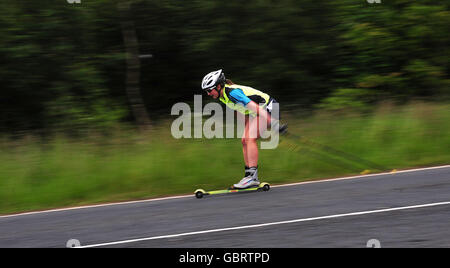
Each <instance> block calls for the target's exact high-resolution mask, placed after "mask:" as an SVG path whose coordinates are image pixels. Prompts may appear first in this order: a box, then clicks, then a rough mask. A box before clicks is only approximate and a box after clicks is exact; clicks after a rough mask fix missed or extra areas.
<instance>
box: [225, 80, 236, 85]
mask: <svg viewBox="0 0 450 268" xmlns="http://www.w3.org/2000/svg"><path fill="white" fill-rule="evenodd" d="M225 81H226V83H227V85H234V83H233V81H231V80H230V79H225Z"/></svg>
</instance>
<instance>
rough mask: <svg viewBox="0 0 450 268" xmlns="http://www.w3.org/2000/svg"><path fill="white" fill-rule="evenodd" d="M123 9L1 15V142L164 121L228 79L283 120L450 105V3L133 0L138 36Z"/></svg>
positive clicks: (102, 0) (50, 0)
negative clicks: (218, 75) (291, 115)
mask: <svg viewBox="0 0 450 268" xmlns="http://www.w3.org/2000/svg"><path fill="white" fill-rule="evenodd" d="M118 3H119V0H96V1H93V0H83V1H82V3H81V4H78V5H72V4H68V3H67V2H66V1H54V0H43V1H32V2H28V1H27V2H25V1H2V2H1V3H0V40H1V42H0V63H1V66H0V109H1V113H0V131H2V132H17V131H28V130H43V129H44V130H48V131H51V130H56V129H61V128H62V129H67V130H68V131H69V132H70V131H74V130H80V129H83V128H89V127H95V128H98V127H100V128H104V129H108V126H111V125H113V124H115V123H116V122H119V121H124V120H125V121H133V122H136V123H138V124H142V122H143V120H145V119H142V118H148V116H146V115H144V114H145V113H147V114H148V115H149V116H151V117H152V119H153V118H154V119H155V120H156V118H157V117H158V116H160V115H161V116H168V115H169V114H170V107H171V106H172V105H173V104H174V103H176V102H179V101H187V102H189V101H192V100H193V96H192V95H193V94H195V93H197V94H201V93H202V92H201V91H200V86H199V84H200V81H201V79H202V77H203V75H205V74H206V73H208V72H210V71H211V70H216V69H219V68H223V69H225V72H226V74H227V75H228V77H229V78H231V79H232V80H234V82H236V83H241V84H246V85H249V86H253V87H255V88H258V89H261V90H264V91H266V92H268V93H269V94H271V95H273V96H274V97H275V98H277V99H278V100H279V101H280V102H281V104H282V107H283V108H284V109H285V108H286V107H290V108H292V109H294V108H301V109H312V108H315V107H325V106H327V105H328V106H329V107H335V106H336V105H335V104H336V103H341V104H340V106H346V105H348V106H352V105H351V102H352V101H355V102H357V103H356V104H355V105H356V106H358V105H359V104H362V103H364V104H365V105H372V104H374V103H376V102H377V101H379V100H384V99H394V100H398V101H399V102H406V101H408V100H410V99H414V98H422V99H428V100H444V99H449V98H450V89H449V85H450V82H449V81H450V79H449V68H450V60H449V55H450V51H449V43H450V33H449V27H448V25H449V24H450V12H449V3H447V2H442V1H438V0H423V1H420V2H417V1H409V0H392V1H382V3H381V4H369V3H367V1H354V0H340V1H325V0H301V1H294V0H280V1H273V0H250V1H247V2H245V3H243V2H242V1H239V2H238V1H219V0H211V1H200V0H192V1H173V0H169V1H153V0H152V1H150V0H133V1H132V2H130V3H131V5H130V6H129V14H130V16H132V21H133V23H134V25H135V31H134V30H130V29H131V28H128V27H127V26H126V27H123V26H124V25H130V24H129V22H130V21H131V18H130V16H125V13H128V11H127V12H125V13H123V14H122V15H121V14H120V12H119V10H118V6H117V5H118ZM124 19H125V20H124ZM124 29H125V30H124ZM126 29H128V30H126ZM133 32H135V33H136V36H135V38H134V37H133V36H132V35H129V33H133ZM123 33H125V36H128V37H127V38H125V39H124V38H123V37H124V36H123ZM136 39H137V40H139V50H138V49H137V48H138V47H137V44H136V43H135V42H134V41H133V40H136ZM133 42H134V44H133ZM139 53H140V54H152V55H153V58H152V59H151V60H148V61H142V62H140V61H139V59H138V58H137V56H136V55H138V54H139ZM132 55H133V56H132ZM127 66H128V67H131V70H132V72H131V73H130V72H129V73H128V75H127ZM139 67H140V69H141V72H139V71H138V69H139ZM128 70H130V69H128ZM139 74H141V75H139ZM127 79H128V80H127ZM348 89H351V90H348ZM139 95H140V97H139ZM140 99H142V100H140ZM139 103H141V104H139ZM358 103H359V104H358ZM324 105H325V106H324ZM143 106H145V108H146V109H143ZM137 107H141V108H137ZM145 110H146V111H145Z"/></svg>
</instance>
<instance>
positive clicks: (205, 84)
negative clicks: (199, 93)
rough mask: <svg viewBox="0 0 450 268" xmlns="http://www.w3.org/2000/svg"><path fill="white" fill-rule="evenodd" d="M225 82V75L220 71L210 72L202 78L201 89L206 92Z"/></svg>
mask: <svg viewBox="0 0 450 268" xmlns="http://www.w3.org/2000/svg"><path fill="white" fill-rule="evenodd" d="M224 82H225V74H224V73H223V72H222V69H220V70H218V71H214V72H210V73H209V74H207V75H205V77H203V81H202V89H203V90H207V89H211V88H214V87H215V86H217V85H218V84H221V83H224Z"/></svg>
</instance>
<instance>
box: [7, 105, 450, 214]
mask: <svg viewBox="0 0 450 268" xmlns="http://www.w3.org/2000/svg"><path fill="white" fill-rule="evenodd" d="M283 118H285V121H287V122H288V123H289V126H290V128H289V131H290V132H291V133H294V134H296V135H301V136H303V137H307V138H309V139H311V140H314V141H316V142H318V143H321V144H326V145H328V146H331V147H333V148H335V149H338V150H342V151H346V152H349V153H352V154H355V155H357V156H359V157H361V158H364V159H368V160H370V161H373V162H375V163H377V164H380V165H382V166H386V167H387V168H389V169H394V168H395V169H402V168H410V167H418V166H431V165H441V164H449V163H450V151H449V148H450V135H449V134H450V124H449V122H450V105H446V104H425V103H415V104H410V105H407V106H401V107H395V106H392V105H388V104H385V105H382V106H380V107H379V108H378V109H377V110H376V111H375V112H374V113H372V114H370V115H359V114H351V113H341V114H336V113H326V112H320V113H317V114H316V115H314V116H311V117H308V118H299V117H298V116H296V115H294V114H291V115H285V114H284V115H283ZM170 124H171V122H164V123H160V125H158V126H157V127H155V128H154V129H153V130H152V131H151V132H147V133H145V134H136V133H133V132H132V131H130V130H128V131H126V130H121V131H119V130H115V131H113V133H111V135H110V137H107V138H106V137H102V136H95V135H91V136H89V137H86V138H85V139H82V140H80V139H79V140H73V139H68V138H64V137H56V138H54V139H53V140H51V141H50V142H46V143H41V142H39V141H37V140H36V139H34V138H32V137H28V138H24V139H22V140H20V141H11V140H8V139H6V138H3V139H1V140H0V214H8V213H15V212H22V211H31V210H39V209H48V208H56V207H66V206H75V205H85V204H95V203H103V202H114V201H123V200H134V199H144V198H152V197H161V196H168V195H175V194H187V193H188V194H189V193H193V191H194V190H195V189H197V188H204V189H207V190H214V189H221V188H226V187H228V186H229V185H230V184H232V183H235V182H237V181H238V180H239V179H241V177H242V176H243V160H242V159H243V157H242V146H241V143H240V140H239V139H211V140H208V139H180V140H176V139H174V138H172V136H171V134H170ZM305 149H308V147H304V146H298V145H297V144H296V143H295V142H294V141H292V140H290V139H289V140H288V139H286V138H284V139H283V138H282V140H281V143H280V145H279V147H278V148H277V149H276V150H260V161H259V166H260V168H259V175H260V177H261V179H262V180H263V181H268V182H270V183H272V184H279V183H287V182H298V181H304V180H313V179H320V178H328V177H335V176H344V175H350V174H358V173H359V172H361V171H363V170H365V169H371V168H368V167H367V166H364V165H361V164H358V163H350V162H342V161H340V160H337V159H334V158H333V156H331V155H327V154H320V157H318V155H317V153H320V150H319V151H318V150H315V149H313V150H312V151H307V150H305ZM372 171H376V170H373V169H372Z"/></svg>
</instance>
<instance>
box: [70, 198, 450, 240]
mask: <svg viewBox="0 0 450 268" xmlns="http://www.w3.org/2000/svg"><path fill="white" fill-rule="evenodd" d="M444 205H450V201H448V202H439V203H430V204H423V205H414V206H407V207H396V208H387V209H378V210H371V211H361V212H353V213H345V214H336V215H329V216H321V217H314V218H304V219H295V220H289V221H278V222H269V223H262V224H254V225H245V226H237V227H229V228H221V229H212V230H205V231H197V232H189V233H181V234H172V235H161V236H153V237H146V238H138V239H130V240H123V241H116V242H108V243H101V244H93V245H86V246H80V247H78V248H94V247H104V246H113V245H121V244H130V243H136V242H142V241H149V240H157V239H165V238H174V237H182V236H190V235H199V234H208V233H217V232H225V231H234V230H242V229H251V228H259V227H266V226H273V225H281V224H289V223H298V222H309V221H318V220H326V219H335V218H343V217H349V216H359V215H367V214H375V213H383V212H390V211H399V210H407V209H415V208H426V207H436V206H444Z"/></svg>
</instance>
